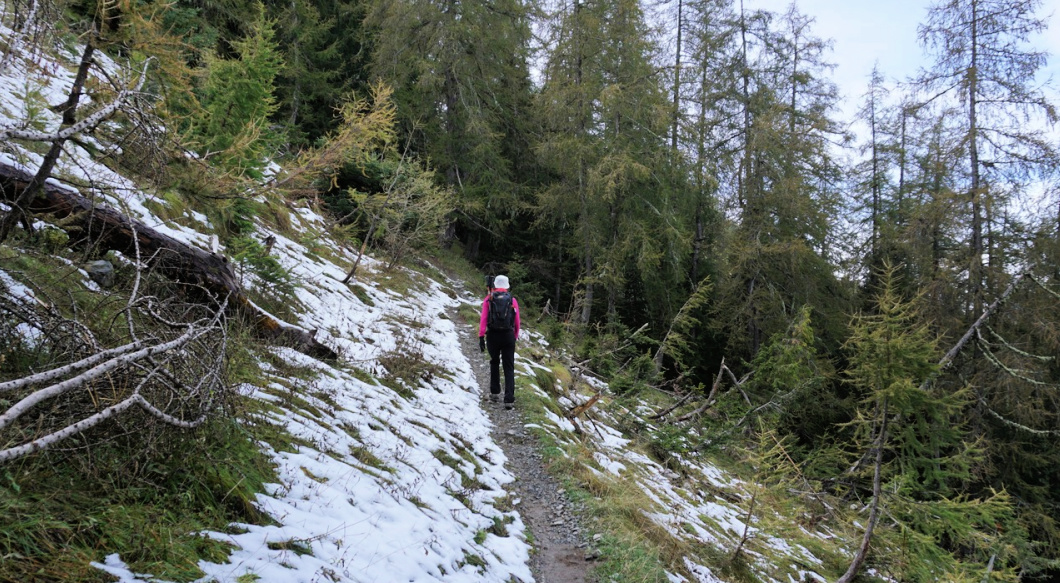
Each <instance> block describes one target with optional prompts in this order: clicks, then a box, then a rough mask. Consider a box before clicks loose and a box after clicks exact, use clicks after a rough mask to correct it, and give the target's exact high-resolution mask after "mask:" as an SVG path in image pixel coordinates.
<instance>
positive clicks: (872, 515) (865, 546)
mask: <svg viewBox="0 0 1060 583" xmlns="http://www.w3.org/2000/svg"><path fill="white" fill-rule="evenodd" d="M886 443H887V399H886V398H885V399H884V400H883V416H882V418H881V421H880V434H879V436H878V437H877V439H876V468H875V470H874V471H873V476H872V509H871V510H870V511H869V523H868V524H867V525H866V526H865V535H864V536H863V537H862V539H861V545H860V546H859V547H858V552H857V553H855V555H854V560H853V561H851V562H850V567H849V568H848V569H847V572H846V573H843V576H842V577H840V578H839V579H838V580H836V583H850V582H851V581H853V580H854V578H855V577H856V576H857V574H858V571H859V570H861V565H862V563H864V562H865V557H867V556H868V554H869V544H870V543H871V542H872V531H873V530H875V529H876V521H877V520H879V518H880V496H881V495H882V493H883V488H882V486H883V484H882V482H883V476H882V473H883V446H884V445H885V444H886Z"/></svg>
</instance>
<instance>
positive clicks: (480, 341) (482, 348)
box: [478, 336, 486, 352]
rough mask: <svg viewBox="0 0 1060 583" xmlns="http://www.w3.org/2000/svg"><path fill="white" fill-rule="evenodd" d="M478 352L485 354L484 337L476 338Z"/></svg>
mask: <svg viewBox="0 0 1060 583" xmlns="http://www.w3.org/2000/svg"><path fill="white" fill-rule="evenodd" d="M478 351H479V352H486V337H485V336H479V337H478Z"/></svg>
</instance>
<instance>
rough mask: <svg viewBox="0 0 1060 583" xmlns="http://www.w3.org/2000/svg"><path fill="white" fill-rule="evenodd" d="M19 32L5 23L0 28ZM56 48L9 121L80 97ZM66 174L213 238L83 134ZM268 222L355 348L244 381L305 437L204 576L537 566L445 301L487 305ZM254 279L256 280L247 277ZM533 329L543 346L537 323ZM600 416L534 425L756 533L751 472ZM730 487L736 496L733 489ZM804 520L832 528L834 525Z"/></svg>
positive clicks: (717, 525) (219, 535)
mask: <svg viewBox="0 0 1060 583" xmlns="http://www.w3.org/2000/svg"><path fill="white" fill-rule="evenodd" d="M13 34H14V33H13V32H12V31H10V30H8V29H4V28H2V27H0V35H4V36H5V37H7V38H11V37H12V35H13ZM34 59H36V61H34ZM42 59H43V58H42V57H33V58H32V59H27V58H24V55H20V54H19V55H16V56H15V58H13V59H11V60H10V61H9V62H8V63H6V66H5V67H4V68H3V69H2V70H0V126H3V127H24V126H26V125H27V123H25V122H26V121H27V120H28V117H27V115H28V113H27V106H26V105H25V103H26V99H27V96H28V95H31V94H33V95H41V96H43V97H44V99H45V100H46V101H47V102H48V103H56V102H58V101H60V100H61V99H63V98H65V91H66V89H67V88H68V87H69V83H70V80H71V78H72V76H71V74H70V71H69V67H70V63H66V64H64V66H56V65H55V64H54V63H46V62H44V61H43V60H42ZM42 64H45V65H48V66H42ZM110 66H116V65H113V64H112V65H110ZM64 67H65V68H64ZM41 71H48V74H47V75H44V74H42V73H41ZM33 116H34V124H35V125H36V126H43V128H45V129H47V128H52V129H54V128H56V127H58V117H57V116H55V115H54V114H53V113H52V112H50V111H49V110H47V109H46V108H45V109H43V110H34V112H33ZM0 129H2V128H0ZM0 157H2V158H3V160H4V161H5V162H7V163H9V164H23V165H24V166H25V167H26V168H27V169H28V170H35V168H36V166H35V165H34V164H37V163H39V161H40V157H39V156H38V155H36V154H33V153H32V152H30V151H28V150H26V149H25V148H21V147H19V146H17V145H15V144H14V143H8V144H6V145H4V146H3V150H2V151H0ZM57 173H59V174H65V175H67V176H72V177H77V178H79V179H81V180H82V181H87V182H89V183H91V184H96V185H98V188H97V192H96V194H97V195H98V196H101V197H102V198H104V199H105V200H107V201H108V202H109V203H110V204H112V205H114V206H116V207H118V208H121V209H123V210H124V211H125V212H127V213H129V214H131V215H132V216H135V217H136V218H139V219H141V220H143V221H144V222H145V223H147V224H149V225H151V226H152V227H155V228H157V229H159V230H161V231H164V232H165V233H166V234H167V235H170V236H173V237H176V238H179V239H181V240H184V241H186V242H188V243H189V244H192V245H196V246H199V247H203V248H206V247H207V246H208V245H209V236H208V235H207V234H206V233H207V232H208V231H205V230H197V229H192V228H189V227H184V226H179V225H174V224H171V223H164V222H163V221H161V220H160V219H158V218H157V217H154V216H153V215H152V214H151V213H150V211H149V209H148V207H147V206H146V205H145V204H144V202H145V200H147V199H148V197H149V195H148V194H145V193H143V192H141V191H140V190H138V189H137V188H136V187H135V186H134V185H132V184H131V183H130V182H129V181H128V180H126V179H125V178H123V177H121V176H119V175H117V174H116V173H114V172H113V171H111V170H110V169H108V168H106V167H105V166H103V165H102V164H99V163H97V162H96V161H94V160H93V158H92V157H91V156H90V155H89V154H88V153H87V152H86V151H85V150H83V149H82V148H80V147H79V146H76V145H73V144H69V145H68V147H67V149H66V155H65V156H64V157H63V159H62V160H61V162H60V165H59V167H58V169H57ZM188 219H189V220H188V221H187V224H199V225H201V226H202V227H203V229H205V228H207V227H208V225H207V224H206V218H205V217H203V216H201V215H194V216H189V217H188ZM292 221H293V223H294V228H295V230H296V231H297V232H298V233H300V234H303V235H305V236H304V237H303V236H299V237H298V239H299V240H309V239H315V240H317V241H321V240H320V239H319V236H321V234H322V233H323V232H324V229H323V218H322V217H320V216H319V215H317V214H316V213H314V212H313V211H312V210H310V209H308V208H303V209H298V210H297V212H296V213H295V214H294V215H292ZM269 234H273V235H276V237H277V242H276V244H275V246H274V247H273V255H274V256H275V257H277V258H278V260H279V261H280V262H281V263H282V264H283V265H284V267H286V268H287V269H288V270H289V271H290V272H291V274H292V275H293V278H294V280H295V281H296V282H297V288H296V292H295V294H296V298H295V299H296V301H293V302H292V304H293V305H295V306H296V308H295V311H296V312H297V313H298V320H299V322H298V324H299V325H300V326H302V327H304V328H305V329H307V330H315V331H316V336H317V339H318V340H320V341H322V342H323V343H325V344H327V345H329V346H331V347H333V348H334V349H336V350H337V351H338V352H339V353H340V355H341V359H340V362H339V363H338V364H336V365H330V364H325V363H322V362H320V361H316V360H313V359H310V358H308V357H306V356H304V355H302V354H300V353H298V352H294V351H292V350H286V349H275V356H276V357H279V358H280V359H282V360H284V361H286V362H287V363H290V364H291V365H292V366H295V367H298V368H300V369H301V371H300V373H299V374H298V378H294V377H293V376H288V373H284V372H283V371H281V370H276V369H272V368H268V364H267V363H266V362H265V361H264V360H263V366H264V367H267V368H266V370H267V372H268V377H269V380H270V382H269V383H268V384H267V385H266V386H244V387H241V390H242V391H243V392H244V393H245V394H247V395H249V396H251V397H252V398H255V399H260V400H262V401H265V402H267V403H268V404H269V406H268V407H266V410H267V411H268V413H266V415H267V417H266V418H262V419H260V420H259V422H269V423H274V424H278V425H282V426H283V427H285V428H286V429H287V431H289V432H290V433H291V434H292V435H294V436H295V437H296V438H297V443H298V445H297V446H296V447H295V448H294V450H293V451H274V450H272V449H271V448H269V446H267V445H266V444H262V447H263V448H266V450H267V452H268V453H269V455H271V456H272V459H273V460H274V462H275V464H276V466H277V472H278V481H277V483H275V484H271V485H270V486H269V487H268V491H267V492H266V493H264V494H262V495H260V496H259V498H258V504H259V505H260V507H261V508H262V509H263V510H264V511H265V512H266V513H267V514H268V515H269V516H271V517H272V518H273V519H274V520H275V522H276V524H275V525H271V526H258V525H250V524H236V525H232V526H231V527H230V528H229V529H227V531H226V532H211V533H207V534H208V536H210V537H212V538H215V539H219V540H223V541H227V542H228V543H230V544H231V546H232V549H233V551H232V554H231V556H230V557H229V561H228V562H226V563H220V564H215V563H202V564H201V565H200V566H201V568H202V570H203V571H204V572H205V573H206V575H205V577H204V578H203V579H202V581H204V582H205V581H220V582H229V581H232V582H235V581H239V582H247V581H254V580H261V581H267V582H270V583H272V582H277V583H280V582H287V581H290V582H309V581H322V582H323V581H333V582H347V581H349V582H370V581H386V582H399V581H400V582H404V581H454V582H457V581H469V582H471V581H475V582H488V581H498V582H508V581H522V582H529V581H532V580H533V576H532V575H531V573H530V570H529V568H528V566H527V565H528V560H529V555H530V552H531V546H530V544H529V543H528V542H527V533H526V529H525V526H524V523H523V520H522V518H521V517H520V515H519V513H518V512H516V511H514V510H513V508H514V507H515V504H514V502H515V501H513V500H511V499H510V498H509V496H508V495H507V494H506V492H505V485H506V484H509V483H510V482H511V481H512V480H513V479H514V476H512V475H511V473H510V472H509V471H508V470H507V469H506V468H505V461H506V460H505V457H504V454H503V452H502V451H501V449H500V448H499V447H498V446H497V444H496V443H495V442H494V441H493V439H492V438H491V436H490V430H491V424H490V421H489V418H488V417H487V415H486V414H485V412H484V411H483V410H482V407H481V397H482V395H481V391H480V388H479V387H478V386H477V384H476V383H475V381H474V376H473V374H472V369H471V365H470V363H469V362H468V360H467V359H466V358H465V357H464V356H463V355H462V354H461V351H460V348H459V335H460V334H473V333H474V332H473V330H472V329H471V328H470V327H468V326H466V325H458V323H457V322H454V321H453V320H452V319H450V316H448V314H453V313H456V311H457V309H458V308H459V307H460V306H461V305H462V304H470V305H475V304H476V303H477V301H476V298H475V297H473V294H472V293H471V292H468V291H466V290H463V289H461V287H460V285H459V284H456V283H454V282H450V281H434V280H431V279H428V278H427V277H425V276H422V275H417V274H411V273H403V274H401V278H402V279H404V280H406V281H411V283H405V284H402V285H397V286H395V285H393V284H394V283H395V282H388V280H387V277H388V276H387V274H384V273H382V272H381V271H380V265H379V264H378V263H376V262H375V261H373V260H372V259H368V260H367V261H366V264H365V265H364V266H363V267H362V269H363V270H364V274H365V275H366V276H368V277H365V278H361V277H359V278H358V282H357V284H358V285H359V286H360V289H355V288H353V287H351V286H349V285H346V284H343V283H341V279H342V278H343V277H344V276H345V272H344V269H345V268H346V267H348V266H349V265H350V263H351V262H352V257H350V256H349V255H348V254H346V255H342V256H340V260H339V261H338V263H339V264H336V263H332V262H331V261H329V260H326V259H322V258H320V257H319V256H317V255H316V254H314V253H312V252H311V251H310V250H309V249H307V247H306V246H305V245H304V244H303V243H300V242H299V241H296V240H292V239H290V238H287V237H284V236H283V235H282V234H278V233H267V232H265V231H264V229H262V230H260V231H259V232H258V233H256V236H258V237H261V238H264V237H265V236H266V235H269ZM322 242H324V243H326V241H322ZM340 264H341V265H340ZM3 275H4V274H3V273H2V272H0V276H3ZM0 281H6V280H0ZM247 284H248V285H250V286H253V285H254V284H255V281H254V280H253V278H248V279H247ZM394 287H401V288H402V291H400V292H398V291H394V290H393V289H391V288H394ZM404 288H407V289H404ZM526 340H527V341H529V342H535V343H538V344H539V345H542V346H543V341H542V340H541V339H540V338H539V337H536V336H534V335H533V334H527V335H526ZM409 354H415V355H417V356H418V357H419V358H421V359H422V360H423V361H425V362H427V363H430V366H429V367H427V368H426V369H424V370H421V371H420V372H419V374H418V376H417V377H416V378H413V379H407V380H406V382H405V385H404V387H399V390H395V389H394V388H390V387H388V386H385V385H383V384H381V383H380V382H379V379H382V378H388V377H393V376H394V375H395V374H397V373H398V372H399V371H396V370H389V369H388V366H390V367H391V368H395V367H396V366H397V364H395V363H399V362H400V358H399V357H401V356H402V355H409ZM539 366H541V365H539V364H537V363H535V362H533V361H531V360H529V359H524V358H520V360H519V361H518V367H517V370H518V374H520V375H527V376H531V377H532V376H533V369H534V368H535V367H539ZM305 378H309V379H311V380H308V381H307V380H305ZM596 388H599V389H606V387H604V386H602V385H598V386H597V387H596ZM560 389H561V390H566V389H565V388H563V387H560ZM532 390H539V389H532ZM584 398H585V396H584V395H582V396H578V395H574V394H570V395H569V398H563V399H561V403H560V404H561V405H563V406H564V407H566V408H568V409H569V408H570V407H572V406H573V405H574V404H575V403H576V402H580V401H583V400H584ZM605 401H606V400H605ZM594 414H595V415H596V423H595V425H594V426H593V431H589V432H587V437H582V436H577V435H575V432H574V427H573V425H572V424H571V423H570V421H569V420H567V419H565V418H563V417H560V416H555V415H553V416H552V417H550V418H549V420H548V422H546V423H544V424H540V425H536V426H535V428H536V429H537V430H540V431H544V432H548V433H549V434H551V435H552V436H553V437H554V438H555V440H556V441H557V442H559V443H573V442H574V441H576V440H577V441H580V440H587V442H588V443H589V444H590V446H591V447H593V448H594V449H595V451H596V453H595V455H594V457H593V461H592V462H590V463H589V464H588V465H589V466H590V467H591V468H592V470H593V471H594V472H597V473H599V474H600V475H601V476H607V477H608V479H628V480H634V481H635V482H636V484H637V485H638V486H639V487H641V488H642V489H643V490H644V492H645V493H646V494H647V496H648V498H649V499H650V500H652V501H653V504H652V505H651V507H646V508H643V509H642V511H643V512H644V513H645V514H646V515H647V516H648V517H650V518H651V520H653V521H655V522H656V523H657V524H659V525H661V526H663V527H664V528H666V529H667V530H669V531H670V532H671V534H672V535H673V537H674V538H676V539H680V540H681V541H683V542H684V543H687V544H688V545H689V548H700V547H704V546H711V547H715V548H721V549H731V548H733V547H734V546H735V545H736V543H737V541H739V540H740V538H741V537H742V536H743V535H744V533H745V525H744V520H746V518H747V510H746V508H745V507H744V505H743V504H741V501H745V500H747V497H748V496H747V491H748V488H747V485H745V484H742V483H740V482H739V481H738V480H734V479H732V478H729V477H726V476H725V475H723V474H722V473H721V472H719V471H718V470H717V469H715V468H713V467H712V466H710V464H708V463H706V462H705V461H703V460H699V459H684V460H681V461H682V464H683V468H684V472H683V474H684V475H682V476H678V475H677V474H675V473H674V472H672V471H670V470H668V469H666V468H664V467H663V466H661V465H660V464H658V463H656V462H655V461H653V460H652V459H650V458H648V457H646V456H644V455H643V454H640V453H637V452H636V450H635V449H633V448H630V447H628V445H629V441H628V440H627V438H626V437H624V436H623V435H622V434H621V433H620V432H619V431H618V430H617V429H615V427H618V425H619V424H618V423H617V421H616V420H615V419H614V417H613V416H612V414H611V413H608V408H607V407H606V406H605V405H604V404H603V403H601V405H599V406H597V407H596V408H595V409H594ZM719 491H725V492H727V493H729V494H728V495H726V496H725V497H724V498H726V499H728V500H734V501H732V502H731V501H726V499H723V498H721V497H719V496H718V495H717V494H716V493H717V492H719ZM751 522H752V524H751V525H750V527H749V528H750V531H749V533H750V537H751V539H752V544H750V545H749V549H748V554H749V556H750V557H751V560H750V562H751V566H752V568H753V570H754V571H755V574H756V575H757V576H759V577H760V579H761V580H763V581H778V582H779V581H783V582H787V581H804V580H823V578H822V577H821V576H820V575H818V574H817V573H815V572H814V568H815V567H817V566H819V565H820V560H819V559H818V558H816V557H814V556H813V554H812V553H811V552H810V551H808V550H806V549H805V548H802V547H800V546H797V545H792V544H788V543H787V542H785V541H783V540H781V539H779V538H776V537H774V536H772V535H770V534H768V533H766V532H762V531H759V530H758V528H757V526H756V525H755V522H756V521H755V520H752V521H751ZM804 534H805V536H817V537H819V538H820V539H822V540H823V539H826V538H827V534H826V533H821V534H817V535H811V534H810V533H808V532H807V533H804ZM697 545H698V547H697ZM777 557H783V559H782V560H778V559H777ZM684 562H685V564H684V565H682V566H679V567H675V568H673V569H672V571H673V572H672V573H671V574H670V579H671V581H675V582H677V581H700V582H715V581H720V580H721V579H719V578H718V575H717V574H716V573H714V572H713V571H712V569H711V568H710V566H708V565H704V564H701V562H700V560H699V559H696V558H695V557H694V556H691V557H689V558H686V559H685V560H684ZM97 566H98V567H99V568H100V569H103V570H105V571H107V572H109V573H111V574H113V575H115V576H116V577H118V578H119V579H120V580H121V581H155V580H156V579H154V578H153V577H152V576H151V574H139V575H138V574H134V573H132V572H130V571H129V569H128V568H127V567H126V566H125V565H124V563H123V562H122V561H121V557H119V556H113V555H112V556H109V557H106V558H105V559H104V560H103V561H102V562H100V563H99V564H97ZM678 571H679V572H678Z"/></svg>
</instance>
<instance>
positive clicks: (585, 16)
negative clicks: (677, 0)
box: [538, 0, 687, 323]
mask: <svg viewBox="0 0 1060 583" xmlns="http://www.w3.org/2000/svg"><path fill="white" fill-rule="evenodd" d="M554 18H556V23H557V24H556V25H555V27H554V30H556V31H557V37H556V38H555V39H554V42H553V44H552V47H551V49H550V52H549V56H548V61H547V64H546V68H545V84H544V87H543V89H542V92H541V95H540V97H539V102H538V105H539V108H540V111H541V112H542V113H541V117H542V119H543V120H544V122H545V124H546V127H547V131H548V133H547V134H546V136H545V137H544V139H543V140H542V141H541V143H540V145H539V149H538V152H539V154H540V156H541V159H542V161H543V163H544V164H545V165H546V167H547V168H548V169H549V170H551V171H552V172H553V173H554V175H555V176H556V178H557V179H556V181H555V182H554V183H553V185H552V186H550V187H549V188H547V189H546V190H545V191H543V192H542V193H541V195H540V198H539V200H540V203H541V205H542V207H543V210H545V212H546V216H547V217H548V218H549V219H550V220H551V221H553V222H554V224H564V223H566V224H569V225H573V229H572V231H573V232H572V233H571V235H572V236H571V237H570V238H569V240H570V241H571V243H570V252H571V254H572V255H574V256H576V257H578V259H579V263H580V266H581V277H580V282H581V289H582V292H583V295H582V296H581V302H580V304H579V306H578V307H579V312H580V313H579V320H580V321H581V322H583V323H587V322H589V321H590V319H591V315H592V312H593V307H594V304H595V303H596V301H597V296H596V292H597V290H598V289H599V287H602V288H603V289H604V291H605V292H606V294H607V295H606V304H605V305H606V312H605V313H606V315H607V317H608V318H609V319H610V320H612V321H615V320H616V318H617V316H618V309H617V308H618V304H619V302H620V299H621V298H620V296H622V295H624V294H625V293H626V292H627V291H628V292H631V293H632V290H633V289H642V290H645V292H646V293H654V292H657V291H659V284H660V283H661V284H662V286H663V287H668V286H672V285H673V284H674V282H677V283H678V284H680V283H683V280H684V278H685V277H686V275H685V274H684V273H682V272H681V269H682V266H683V265H684V264H685V263H684V261H685V257H686V255H687V246H686V243H685V240H686V239H685V237H684V233H685V231H684V226H683V225H682V224H680V223H679V221H678V220H677V219H676V214H675V211H674V209H675V208H676V204H677V201H676V200H675V196H676V195H675V190H676V189H675V184H676V183H677V182H676V180H675V179H674V175H673V174H672V173H671V171H670V164H671V161H672V156H671V151H670V149H669V147H668V145H667V143H666V141H665V136H666V133H667V130H666V128H667V125H668V124H669V122H670V120H669V119H668V118H667V115H666V111H667V105H666V104H667V101H668V99H667V97H666V95H665V94H664V93H663V92H662V90H661V89H660V80H661V78H660V77H659V76H658V75H657V74H656V68H655V67H654V66H653V63H652V58H653V56H654V55H655V54H656V48H655V47H654V46H653V45H652V43H651V42H650V41H649V38H648V37H647V35H646V34H645V30H646V29H647V26H646V23H645V20H644V14H643V12H642V11H641V9H640V7H639V5H638V3H637V2H635V1H631V0H618V1H599V2H578V3H575V4H574V5H573V6H572V7H571V8H570V10H569V11H565V12H561V13H557V14H555V15H554ZM608 39H621V41H620V42H611V43H609V42H607V40H608ZM682 287H684V286H682ZM675 300H676V301H675ZM683 300H684V298H683V297H682V298H679V299H675V298H671V299H670V300H669V302H647V303H649V304H653V303H654V305H661V304H669V305H671V306H673V309H674V310H676V309H677V307H679V306H680V303H681V302H683ZM642 305H643V304H642ZM671 315H672V314H671Z"/></svg>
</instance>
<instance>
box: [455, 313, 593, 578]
mask: <svg viewBox="0 0 1060 583" xmlns="http://www.w3.org/2000/svg"><path fill="white" fill-rule="evenodd" d="M476 324H477V322H476ZM466 330H467V331H466V332H465V333H464V334H461V341H460V345H461V349H462V350H463V352H464V355H465V356H467V357H468V360H469V361H470V362H471V366H472V368H473V369H474V371H475V378H476V379H477V380H478V383H479V386H480V387H481V388H482V407H483V408H485V409H486V411H487V413H488V414H489V416H490V419H491V420H492V421H493V438H494V440H495V441H496V442H497V444H499V445H500V446H501V449H503V450H504V455H506V456H507V457H508V464H507V466H508V470H509V471H511V472H512V473H513V474H515V478H516V479H515V482H513V483H512V484H511V485H510V486H509V491H510V493H511V495H512V498H513V499H514V500H515V501H517V503H516V505H515V508H516V509H517V510H518V511H519V513H520V514H521V515H522V517H523V521H524V522H526V524H527V526H528V527H529V529H530V533H531V534H532V535H533V546H534V552H533V553H532V554H531V556H530V569H531V571H533V574H534V578H535V580H536V581H537V583H585V582H588V581H590V579H589V570H590V567H591V565H592V563H591V562H590V561H592V560H593V559H594V558H595V557H594V556H593V554H592V551H591V550H590V548H591V547H590V546H589V545H588V544H587V543H586V540H585V535H584V533H583V532H582V529H581V527H580V526H579V525H578V520H579V519H578V514H577V511H576V509H575V508H574V506H573V505H572V504H571V503H570V501H569V500H567V497H566V494H565V493H564V491H563V488H562V487H560V485H559V483H557V482H556V481H555V480H554V479H553V478H552V476H550V475H549V474H548V472H547V471H546V470H545V468H544V465H543V462H542V459H541V454H540V453H538V452H539V451H540V447H539V444H538V443H537V440H536V438H535V437H534V435H533V434H531V433H530V432H529V431H527V430H526V428H525V427H524V424H525V422H524V420H523V415H522V412H521V411H520V409H519V391H518V389H517V390H516V393H515V409H513V410H510V411H508V410H505V409H504V408H503V405H501V404H500V403H492V402H490V401H489V399H488V397H489V375H490V373H489V356H488V355H487V354H484V353H481V352H479V347H478V338H477V336H476V335H475V332H476V330H475V329H474V327H470V326H469V327H468V328H467V329H466ZM516 351H517V352H518V346H516Z"/></svg>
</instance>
